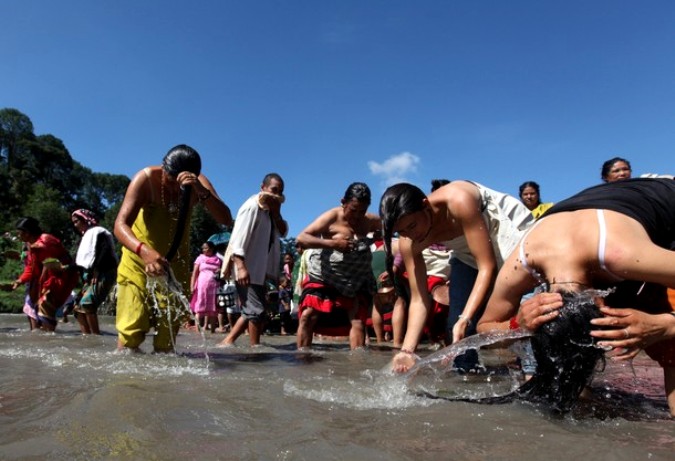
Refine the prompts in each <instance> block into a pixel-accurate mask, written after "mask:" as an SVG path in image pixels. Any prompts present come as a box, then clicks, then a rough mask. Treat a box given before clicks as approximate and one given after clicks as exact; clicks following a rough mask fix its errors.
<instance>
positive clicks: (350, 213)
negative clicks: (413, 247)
mask: <svg viewBox="0 0 675 461" xmlns="http://www.w3.org/2000/svg"><path fill="white" fill-rule="evenodd" d="M368 205H369V204H368V203H363V202H360V201H358V200H357V199H355V198H353V199H351V200H348V201H347V200H344V199H342V200H341V205H340V206H338V207H335V208H331V209H330V210H328V211H326V212H325V213H323V214H322V215H320V216H319V217H318V218H316V219H315V220H314V222H312V223H311V224H310V225H309V226H307V227H306V228H305V229H304V230H303V231H302V232H300V234H298V236H297V239H296V243H297V244H298V245H299V246H300V247H302V248H303V249H307V248H325V249H331V250H336V251H339V252H341V253H348V252H350V251H352V250H354V245H355V244H356V239H359V238H364V237H366V236H367V235H368V234H369V233H371V232H379V231H380V230H381V229H382V222H381V221H380V217H379V216H377V215H375V214H372V213H368V212H367V210H368ZM357 311H358V306H355V307H354V308H353V309H352V310H351V311H350V312H349V313H348V315H349V319H350V322H351V329H350V332H349V344H350V347H351V348H352V349H356V348H357V347H362V346H363V343H364V340H365V337H364V331H363V329H364V327H363V324H362V322H361V321H360V320H358V319H357V318H356V312H357ZM318 315H319V314H318V313H317V312H314V310H313V309H311V308H307V309H305V310H303V312H302V316H301V317H300V322H299V325H298V339H297V346H298V348H306V347H309V346H311V344H312V335H313V331H314V326H315V324H316V322H317V320H318Z"/></svg>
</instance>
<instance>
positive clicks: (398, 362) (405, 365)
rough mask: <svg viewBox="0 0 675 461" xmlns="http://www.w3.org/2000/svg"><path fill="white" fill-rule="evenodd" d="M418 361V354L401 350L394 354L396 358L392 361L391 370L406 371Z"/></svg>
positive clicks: (396, 371) (395, 371)
mask: <svg viewBox="0 0 675 461" xmlns="http://www.w3.org/2000/svg"><path fill="white" fill-rule="evenodd" d="M416 361H417V356H416V355H415V354H413V353H411V352H399V353H397V354H396V355H395V356H394V359H393V360H392V361H391V370H392V371H393V372H394V373H405V372H406V371H408V370H409V369H410V367H412V366H413V365H415V362H416Z"/></svg>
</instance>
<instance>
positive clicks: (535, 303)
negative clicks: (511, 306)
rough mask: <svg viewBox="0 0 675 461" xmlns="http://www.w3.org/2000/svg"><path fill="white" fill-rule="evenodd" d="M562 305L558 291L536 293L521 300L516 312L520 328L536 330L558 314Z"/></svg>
mask: <svg viewBox="0 0 675 461" xmlns="http://www.w3.org/2000/svg"><path fill="white" fill-rule="evenodd" d="M562 306H563V300H562V295H561V294H560V293H538V294H536V295H534V296H532V297H531V298H529V299H527V300H525V301H523V303H522V304H521V305H520V309H518V313H517V314H516V316H517V317H516V320H517V321H518V324H519V325H520V326H521V328H524V329H526V330H530V331H536V330H537V329H538V328H539V327H540V326H542V325H543V324H545V323H547V322H550V321H551V320H553V319H554V318H556V317H557V316H558V315H560V308H561V307H562Z"/></svg>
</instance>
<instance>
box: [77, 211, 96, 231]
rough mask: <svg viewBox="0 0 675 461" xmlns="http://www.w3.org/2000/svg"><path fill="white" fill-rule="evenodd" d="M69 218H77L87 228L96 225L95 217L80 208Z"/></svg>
mask: <svg viewBox="0 0 675 461" xmlns="http://www.w3.org/2000/svg"><path fill="white" fill-rule="evenodd" d="M71 216H77V217H78V218H80V219H81V220H82V221H84V222H86V223H87V226H89V227H92V226H96V225H97V224H98V219H96V215H95V214H94V213H93V212H92V211H89V210H85V209H84V208H80V209H79V210H75V211H73V214H72V215H71Z"/></svg>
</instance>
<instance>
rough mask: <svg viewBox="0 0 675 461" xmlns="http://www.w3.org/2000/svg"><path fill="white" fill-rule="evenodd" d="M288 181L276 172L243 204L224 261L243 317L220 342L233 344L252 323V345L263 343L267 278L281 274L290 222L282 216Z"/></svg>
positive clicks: (226, 274) (224, 344) (224, 273)
mask: <svg viewBox="0 0 675 461" xmlns="http://www.w3.org/2000/svg"><path fill="white" fill-rule="evenodd" d="M283 202H284V181H283V179H281V176H279V175H278V174H276V173H269V174H268V175H266V176H265V178H264V179H263V182H262V185H261V186H260V192H259V193H257V194H254V195H252V196H251V197H250V198H249V199H248V200H246V201H245V202H244V204H243V205H242V206H241V208H239V211H238V212H237V217H236V219H235V223H234V229H232V235H231V237H230V242H229V244H228V248H227V252H226V253H225V258H224V261H223V269H222V274H221V275H222V277H223V278H228V277H229V274H230V273H233V275H234V280H235V283H236V286H237V295H238V298H239V302H240V303H241V313H242V315H241V317H240V318H239V320H237V323H236V324H235V325H234V327H233V328H232V330H231V331H230V333H229V334H228V335H227V337H226V338H225V339H224V340H223V341H222V342H221V343H220V344H219V345H220V346H230V345H232V344H234V342H235V341H236V340H237V338H238V337H239V336H240V335H241V334H242V333H243V332H244V331H245V330H246V328H247V326H248V333H249V338H250V341H251V345H252V346H255V345H258V344H260V335H261V333H262V330H263V327H264V325H263V323H264V318H265V311H266V309H267V307H268V306H267V300H266V298H265V280H267V279H270V280H273V281H276V280H277V279H278V278H279V267H280V257H281V244H280V242H279V239H280V238H281V237H284V236H286V233H287V232H288V223H286V221H284V219H283V218H282V217H281V204H282V203H283Z"/></svg>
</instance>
